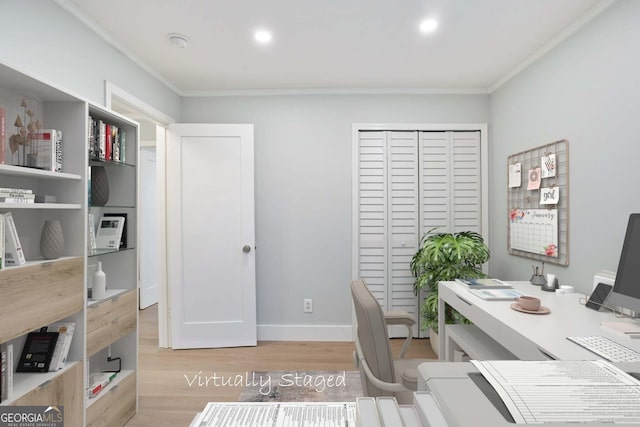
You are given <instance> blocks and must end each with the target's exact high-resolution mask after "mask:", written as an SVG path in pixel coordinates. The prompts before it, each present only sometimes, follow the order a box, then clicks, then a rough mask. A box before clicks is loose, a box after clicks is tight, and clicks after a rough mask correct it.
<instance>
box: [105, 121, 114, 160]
mask: <svg viewBox="0 0 640 427" xmlns="http://www.w3.org/2000/svg"><path fill="white" fill-rule="evenodd" d="M104 126H105V127H104V135H105V139H106V142H105V154H104V158H105V160H112V158H111V149H112V148H113V139H112V135H111V125H110V124H108V123H107V124H105V125H104Z"/></svg>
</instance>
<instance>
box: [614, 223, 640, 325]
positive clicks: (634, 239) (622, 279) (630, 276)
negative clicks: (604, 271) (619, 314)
mask: <svg viewBox="0 0 640 427" xmlns="http://www.w3.org/2000/svg"><path fill="white" fill-rule="evenodd" d="M607 305H608V306H609V307H621V308H626V309H629V310H632V311H635V312H636V314H638V313H640V214H637V213H635V214H631V215H629V223H628V224H627V233H626V235H625V236H624V243H623V244H622V253H621V254H620V262H619V263H618V271H617V272H616V280H615V282H614V284H613V290H612V291H611V293H610V294H609V298H608V299H607Z"/></svg>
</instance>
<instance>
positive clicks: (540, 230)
mask: <svg viewBox="0 0 640 427" xmlns="http://www.w3.org/2000/svg"><path fill="white" fill-rule="evenodd" d="M518 171H519V172H518ZM518 175H519V176H520V180H518ZM507 182H508V184H507V212H506V215H507V224H508V225H507V247H508V248H509V253H510V254H511V255H517V256H521V257H526V258H531V259H535V260H538V261H544V262H547V263H552V264H559V265H565V266H566V265H569V141H567V140H566V139H563V140H561V141H556V142H552V143H550V144H545V145H541V146H539V147H536V148H533V149H530V150H526V151H522V152H519V153H516V154H512V155H510V156H509V158H508V160H507Z"/></svg>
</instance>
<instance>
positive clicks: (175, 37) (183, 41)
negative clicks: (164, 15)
mask: <svg viewBox="0 0 640 427" xmlns="http://www.w3.org/2000/svg"><path fill="white" fill-rule="evenodd" d="M167 37H168V38H169V42H170V43H171V46H173V47H179V48H185V47H187V45H188V44H189V38H188V37H187V36H184V35H182V34H178V33H171V34H169V35H168V36H167Z"/></svg>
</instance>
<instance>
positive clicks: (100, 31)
mask: <svg viewBox="0 0 640 427" xmlns="http://www.w3.org/2000/svg"><path fill="white" fill-rule="evenodd" d="M53 1H54V2H56V3H57V4H58V5H59V6H60V7H61V8H63V9H64V10H66V11H67V12H69V13H70V14H72V15H73V16H75V17H76V18H77V19H79V20H80V21H81V22H82V23H83V24H85V25H86V26H87V27H89V29H91V31H93V32H94V33H96V34H97V35H98V36H99V37H101V38H102V39H103V40H104V41H106V42H107V43H109V44H110V45H112V46H113V47H115V48H116V49H117V50H119V51H120V52H122V54H123V55H124V56H126V57H127V58H129V59H130V60H131V61H133V62H134V63H135V64H136V65H138V66H139V67H140V68H142V69H143V70H145V71H146V72H147V73H149V74H151V75H152V76H153V77H154V78H156V79H158V80H159V81H160V82H162V83H163V84H164V85H165V86H167V87H168V88H169V89H171V90H172V91H174V92H175V93H176V94H178V95H179V96H183V93H182V91H181V90H180V89H178V88H177V87H176V86H175V85H174V84H173V83H171V82H170V81H169V80H168V79H167V78H166V77H165V76H163V75H162V74H160V73H159V72H158V71H157V70H156V69H155V68H153V67H151V66H150V65H149V64H147V63H146V62H145V61H143V60H142V59H141V58H140V57H139V56H137V55H136V54H135V53H133V52H132V51H131V50H130V49H128V48H127V47H126V46H125V45H123V44H122V43H121V42H120V41H119V40H118V39H116V38H115V37H113V36H112V35H111V33H109V31H107V30H106V29H105V28H104V27H103V26H102V25H100V24H99V23H98V22H97V21H95V20H94V19H92V18H90V17H89V16H88V15H87V14H86V13H84V12H83V11H82V10H81V9H80V8H79V7H78V6H77V5H76V4H75V3H74V2H73V1H72V0H53Z"/></svg>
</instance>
